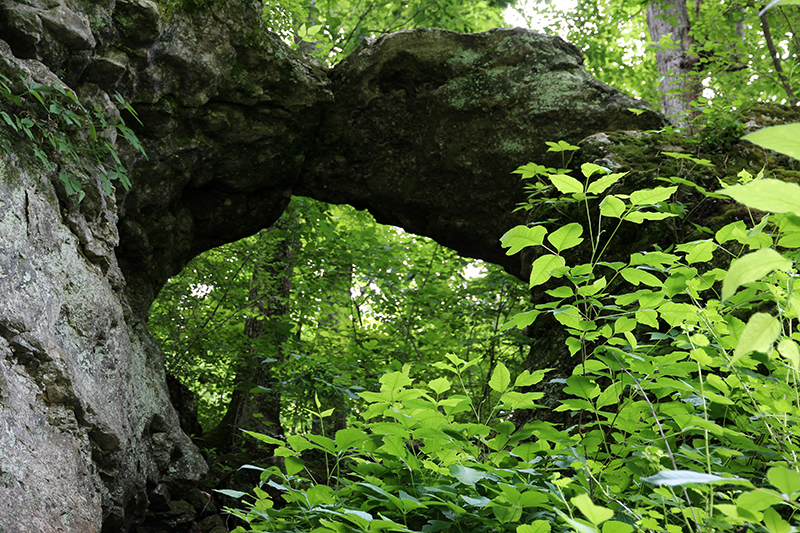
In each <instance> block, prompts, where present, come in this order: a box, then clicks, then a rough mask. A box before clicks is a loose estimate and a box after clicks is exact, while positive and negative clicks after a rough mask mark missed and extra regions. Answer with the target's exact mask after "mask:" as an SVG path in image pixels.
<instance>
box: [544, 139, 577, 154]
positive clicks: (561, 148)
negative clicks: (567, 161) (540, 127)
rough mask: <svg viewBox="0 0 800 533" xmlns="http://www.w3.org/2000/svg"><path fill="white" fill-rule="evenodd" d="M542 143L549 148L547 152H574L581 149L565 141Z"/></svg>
mask: <svg viewBox="0 0 800 533" xmlns="http://www.w3.org/2000/svg"><path fill="white" fill-rule="evenodd" d="M544 143H545V144H546V145H547V146H549V147H550V148H548V149H547V151H548V152H574V151H575V150H580V149H581V147H580V146H575V145H574V144H570V143H568V142H567V141H558V142H553V141H545V142H544Z"/></svg>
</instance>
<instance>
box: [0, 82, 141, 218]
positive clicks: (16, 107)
mask: <svg viewBox="0 0 800 533" xmlns="http://www.w3.org/2000/svg"><path fill="white" fill-rule="evenodd" d="M22 83H23V85H24V86H25V91H24V92H22V93H20V94H15V92H14V91H13V90H12V84H11V81H10V80H9V79H8V78H6V77H5V76H3V75H0V131H3V130H11V131H13V132H14V134H16V135H18V136H20V137H21V138H22V139H25V140H27V141H28V145H29V146H30V148H31V150H33V154H34V155H35V156H36V157H37V158H38V159H39V160H40V161H42V163H43V164H44V165H45V167H46V168H47V170H48V171H57V172H58V178H59V179H60V180H61V182H62V183H63V184H64V186H65V187H66V190H67V194H69V195H73V194H76V195H77V196H78V201H79V202H80V201H81V200H83V198H84V196H85V194H86V193H85V192H84V191H83V190H82V189H81V181H80V179H79V178H78V175H77V174H76V173H74V172H73V171H71V168H73V167H77V166H79V165H80V164H81V162H82V161H84V160H86V159H89V160H94V161H96V162H97V164H98V165H99V166H100V168H101V170H102V172H101V175H100V182H101V184H102V187H103V191H104V192H105V193H106V194H107V195H110V194H112V182H113V181H119V182H120V183H121V184H122V186H123V187H125V189H126V190H127V189H130V187H131V181H130V178H129V177H128V171H127V168H125V165H124V164H123V163H122V160H121V159H120V155H119V151H118V149H117V147H116V145H115V135H114V134H113V133H114V132H116V133H118V134H121V135H122V136H123V137H124V138H125V140H126V141H127V142H128V144H130V145H131V146H132V147H133V148H134V149H135V150H136V151H138V152H140V153H141V154H143V155H144V156H145V157H147V154H146V153H145V151H144V148H143V147H142V145H141V143H140V142H139V139H138V138H137V136H136V133H134V131H133V130H132V129H130V128H129V127H128V126H127V125H126V124H125V120H124V119H123V118H122V117H118V118H117V119H116V121H115V123H111V122H109V120H108V118H107V117H106V116H105V115H104V114H103V112H102V111H101V110H100V109H99V108H98V107H97V106H94V108H93V109H92V110H91V111H89V110H87V109H86V107H84V105H83V104H81V102H80V101H79V100H78V97H77V96H76V95H75V93H74V92H73V91H71V90H68V89H66V88H64V87H61V86H50V85H40V84H39V83H37V82H35V81H33V80H31V81H28V80H25V79H23V80H22ZM115 97H116V100H117V102H118V104H119V105H120V106H121V107H122V108H123V109H125V110H127V111H128V112H129V113H130V114H131V115H132V116H133V117H134V118H135V119H136V120H137V121H138V120H139V118H138V116H137V114H136V111H134V109H133V108H132V107H131V106H130V104H128V103H127V102H125V100H124V99H123V98H122V96H121V95H120V94H119V93H117V94H116V95H115ZM0 150H2V151H3V152H4V153H6V154H10V153H11V152H12V149H11V146H10V145H9V144H8V143H7V142H6V140H5V139H3V138H2V137H0Z"/></svg>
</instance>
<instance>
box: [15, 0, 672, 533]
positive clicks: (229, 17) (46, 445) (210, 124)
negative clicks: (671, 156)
mask: <svg viewBox="0 0 800 533" xmlns="http://www.w3.org/2000/svg"><path fill="white" fill-rule="evenodd" d="M581 61H582V60H581V56H580V53H579V52H578V51H577V50H576V49H575V48H574V47H572V46H571V45H569V44H567V43H565V42H563V41H562V40H560V39H558V38H554V37H547V36H543V35H539V34H536V33H533V32H529V31H526V30H519V29H516V30H495V31H491V32H487V33H484V34H476V35H463V34H457V33H452V32H446V31H440V30H415V31H410V32H400V33H398V34H393V35H388V36H385V37H381V38H380V39H377V40H370V41H367V42H365V43H364V44H363V45H362V46H361V47H360V48H359V49H358V50H357V51H356V52H355V53H354V54H353V55H352V56H351V57H350V58H347V60H345V61H343V62H342V63H341V64H340V65H338V66H337V67H336V68H334V69H332V70H331V71H325V70H324V69H322V68H320V67H319V66H317V65H316V64H315V63H314V62H313V61H311V60H309V59H308V58H306V57H304V56H302V55H300V54H298V53H295V52H293V51H292V50H290V49H288V48H287V47H286V46H285V45H284V44H283V43H282V42H281V41H280V39H278V38H277V37H275V36H274V35H271V34H269V33H268V32H266V31H265V28H264V22H263V21H262V19H261V12H260V4H259V2H253V1H250V0H227V1H226V2H216V3H214V4H213V7H212V11H211V12H205V13H195V14H191V15H189V14H185V13H181V12H178V13H175V14H173V15H172V16H171V17H170V18H169V20H168V21H166V20H165V18H164V17H163V16H162V15H161V14H160V13H159V9H158V7H157V6H156V4H155V3H153V2H152V1H151V0H3V1H2V2H0V74H1V75H3V76H5V77H6V78H8V79H9V80H10V83H11V84H12V86H13V88H14V90H15V92H17V93H19V92H21V91H22V90H23V88H24V87H23V84H22V82H21V80H20V78H22V79H24V80H34V81H36V82H37V83H40V84H45V85H61V86H63V87H65V88H68V89H71V90H73V91H74V92H75V93H76V94H77V95H78V96H79V97H80V98H81V99H82V101H84V103H85V104H86V106H87V107H89V108H92V107H93V105H96V106H97V107H98V109H101V110H102V111H103V113H105V114H106V115H107V116H108V117H109V119H111V120H113V119H114V117H116V116H119V113H120V111H119V110H118V109H117V108H116V107H115V105H114V102H115V101H116V99H115V98H114V94H115V93H117V92H118V93H120V94H121V95H122V96H123V97H124V98H125V99H126V100H127V101H128V102H130V103H132V104H133V105H134V107H135V108H136V110H137V111H138V115H139V118H140V119H141V122H142V124H141V125H139V124H138V123H137V122H136V121H135V119H134V118H133V117H132V116H130V115H128V114H127V113H126V112H123V113H122V116H123V117H124V118H125V120H126V121H127V123H128V125H130V126H132V127H134V128H135V130H136V132H137V134H138V135H139V137H140V139H141V140H142V142H143V144H144V146H145V148H146V151H147V158H144V157H142V156H140V155H137V154H136V153H135V152H134V151H133V150H131V149H130V148H129V147H127V146H126V145H125V144H124V143H122V142H121V141H120V139H119V138H118V136H116V135H114V133H113V132H112V131H107V132H104V133H103V135H105V136H106V137H105V138H107V139H108V141H109V142H111V143H116V145H117V147H118V148H119V150H120V153H121V156H122V157H123V159H124V160H125V161H126V163H128V164H129V165H130V167H131V168H132V170H131V179H132V181H133V184H134V185H133V188H132V189H131V190H130V191H124V190H122V188H118V190H117V191H116V194H115V195H112V196H111V197H109V196H107V195H105V194H104V193H103V192H102V190H101V186H100V181H99V178H98V176H99V172H100V170H99V168H98V167H97V165H96V162H95V161H93V160H92V158H87V160H86V161H82V162H81V163H80V164H78V165H74V166H75V167H76V168H74V169H73V171H74V172H75V173H76V174H77V175H78V176H80V178H81V181H82V184H83V190H84V191H85V192H86V197H85V198H84V199H83V201H82V202H80V203H78V202H77V201H76V198H75V197H74V196H68V195H67V194H66V192H65V189H64V187H63V185H62V184H61V182H60V181H59V179H58V178H57V177H56V171H53V170H49V169H47V168H45V167H44V166H43V164H42V163H41V162H40V161H39V159H37V158H36V157H35V156H34V154H33V152H32V150H31V146H30V145H29V144H28V143H29V141H27V140H26V139H25V137H23V136H22V135H18V134H16V133H14V132H13V131H11V130H10V129H8V128H6V126H5V125H4V122H3V121H0V140H2V141H4V142H5V143H6V145H7V146H9V147H10V150H9V151H8V152H5V151H2V150H0V518H2V520H1V521H0V528H1V529H2V530H3V533H17V532H29V531H36V532H41V533H49V532H51V531H60V532H97V531H101V530H102V531H104V532H107V533H113V532H117V531H129V530H131V529H133V528H134V527H135V526H136V525H137V524H139V523H141V522H142V520H143V519H144V518H145V515H146V513H147V509H148V506H150V505H152V506H153V508H155V507H158V505H160V503H159V502H161V504H163V502H164V496H163V494H164V493H165V491H166V490H167V489H166V487H167V486H169V485H170V484H178V483H181V482H186V481H192V480H196V479H198V478H199V477H200V476H202V475H203V473H204V472H205V469H206V466H205V464H204V462H203V460H202V458H201V456H200V455H199V453H198V450H197V449H196V448H195V446H194V445H193V444H192V443H191V442H190V440H189V438H188V437H187V436H186V435H185V434H184V432H183V431H182V430H181V427H180V420H179V417H178V416H177V415H176V413H175V410H174V409H173V407H172V405H171V404H170V395H169V391H168V388H167V384H166V377H165V372H164V360H163V354H162V353H161V352H160V350H159V349H158V347H157V346H156V344H155V342H154V341H153V339H152V338H151V337H150V335H149V333H148V332H147V328H146V316H147V312H148V310H149V306H150V304H151V303H152V300H153V299H154V297H155V295H156V294H157V292H158V290H159V289H160V287H161V286H162V285H163V283H164V282H165V281H166V280H167V279H168V278H169V276H171V275H174V274H175V273H177V272H178V271H180V269H181V268H182V267H183V266H184V265H185V264H186V262H187V261H188V260H189V259H190V258H191V257H193V256H194V255H196V254H197V253H199V252H202V251H204V250H206V249H209V248H211V247H213V246H217V245H219V244H222V243H224V242H229V241H232V240H235V239H238V238H241V237H244V236H246V235H249V234H252V233H254V232H256V231H258V230H259V229H261V228H264V227H267V226H269V225H270V224H272V223H273V222H274V221H275V220H276V219H277V218H278V217H279V216H280V214H281V212H282V211H283V209H284V208H285V206H286V204H287V203H288V200H289V197H290V195H291V194H293V193H294V194H305V195H309V196H313V197H315V198H318V199H321V200H326V201H330V202H348V203H351V204H353V205H355V206H356V207H359V208H368V209H370V210H371V211H372V212H373V213H374V214H375V215H376V217H378V219H379V220H381V221H384V222H389V223H393V224H398V225H401V226H403V227H405V228H406V229H408V230H409V231H414V232H417V233H420V234H424V235H428V236H430V237H433V238H434V239H437V240H439V241H440V242H442V243H443V244H445V245H448V246H451V247H453V248H455V249H456V250H458V251H459V252H461V253H462V254H465V255H470V256H474V257H480V258H483V259H487V260H490V261H495V262H498V263H500V264H503V265H505V266H506V268H508V269H509V270H510V271H512V272H517V273H519V271H520V268H521V267H520V264H519V263H518V261H519V259H517V258H508V257H507V256H505V254H504V253H503V251H502V250H501V249H500V247H499V242H498V238H499V236H500V235H502V233H503V232H504V231H505V230H506V229H508V228H509V227H511V226H513V225H515V224H517V223H520V222H523V221H524V215H522V214H517V215H512V214H511V211H512V209H513V207H514V205H515V203H516V202H517V201H518V200H520V199H521V193H522V190H521V187H520V184H519V180H518V179H517V177H516V176H513V175H511V172H512V171H513V170H514V169H515V168H517V167H518V166H520V165H522V164H525V163H527V162H529V161H532V160H533V161H538V162H548V161H549V162H551V163H552V164H556V161H555V160H554V159H548V157H547V154H546V153H545V150H546V146H545V145H544V141H555V140H559V139H564V140H567V141H572V142H577V141H579V140H580V139H581V138H583V137H584V136H587V135H590V134H592V133H595V132H597V131H606V130H614V129H647V128H653V127H657V126H659V125H660V123H661V118H660V117H659V116H658V115H656V114H655V113H653V112H651V111H645V112H644V113H643V114H642V115H640V116H639V117H637V116H635V115H633V114H632V113H630V112H628V111H626V109H627V108H629V107H637V108H641V107H642V106H643V104H642V103H641V102H637V101H634V100H632V99H630V98H628V97H626V96H625V95H622V94H621V93H619V92H618V91H615V90H613V89H611V88H609V87H607V86H605V85H602V84H600V83H598V82H597V81H596V80H594V79H592V78H591V77H590V76H588V75H587V74H586V72H585V71H584V69H583V67H582V66H581ZM6 109H8V110H11V107H10V106H9V105H8V104H7V103H2V102H0V110H6ZM12 111H13V110H12ZM84 134H85V132H84ZM81 135H82V133H81V132H74V137H75V138H76V139H77V141H76V142H79V140H80V138H81ZM56 162H58V160H57V158H56ZM184 422H185V421H184ZM185 423H186V422H185ZM187 427H188V426H187ZM162 506H163V505H162ZM162 511H163V509H162ZM185 511H186V513H183V511H181V513H180V516H186V517H188V518H186V520H187V521H191V520H192V518H191V516H193V515H191V513H189V512H188V509H186V510H185ZM190 515H191V516H190ZM181 523H182V524H183V522H181ZM187 524H188V522H187Z"/></svg>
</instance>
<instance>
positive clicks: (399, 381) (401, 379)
mask: <svg viewBox="0 0 800 533" xmlns="http://www.w3.org/2000/svg"><path fill="white" fill-rule="evenodd" d="M379 381H380V382H381V392H398V391H399V390H400V389H402V388H403V387H405V386H406V385H410V384H411V383H412V381H413V380H412V379H411V378H410V377H408V374H404V373H402V372H389V373H387V374H384V375H382V376H381V377H380V380H379Z"/></svg>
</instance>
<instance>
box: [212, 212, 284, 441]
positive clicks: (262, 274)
mask: <svg viewBox="0 0 800 533" xmlns="http://www.w3.org/2000/svg"><path fill="white" fill-rule="evenodd" d="M295 218H296V217H293V216H291V215H290V216H286V215H284V216H283V217H282V218H281V219H280V220H278V222H276V223H275V224H274V225H273V226H272V227H270V228H269V229H267V230H266V231H264V232H263V233H262V235H261V239H262V242H263V243H264V244H265V246H264V251H265V255H264V256H263V257H262V258H261V260H260V261H257V262H256V264H255V266H254V267H253V276H252V279H251V282H250V291H249V293H248V301H249V302H251V304H252V306H253V312H252V314H251V316H250V317H249V318H248V319H247V320H246V321H245V327H244V334H245V336H246V342H245V343H244V346H245V347H244V349H243V350H242V352H243V353H241V354H239V359H238V363H237V366H236V378H235V380H234V390H233V393H232V394H231V400H230V403H229V404H228V410H227V411H226V413H225V416H224V417H223V419H222V421H221V422H220V423H219V425H218V426H217V427H216V428H214V430H213V431H212V432H211V434H210V435H209V436H208V438H207V445H209V446H212V447H214V448H217V450H218V451H229V450H232V449H234V448H235V447H237V446H238V445H239V444H241V443H242V439H243V434H242V432H241V429H247V430H250V431H256V432H259V433H264V434H267V435H270V436H273V437H279V436H282V435H283V426H282V425H281V419H280V414H281V394H280V388H279V387H278V382H277V380H276V378H275V376H274V374H273V372H272V370H271V369H272V367H273V365H275V364H279V363H281V362H282V361H283V359H284V354H283V350H284V344H285V343H286V341H287V340H288V339H289V336H290V332H291V328H290V327H289V324H288V323H287V317H288V314H289V296H290V291H291V288H292V274H293V272H294V256H295V248H296V246H297V242H296V239H295V235H294V233H295V229H296V227H295V225H296V222H295V221H294V220H295ZM276 231H282V232H284V233H286V235H285V236H282V237H280V238H279V239H278V240H276V241H273V242H269V241H272V239H270V237H271V236H272V235H273V234H274V233H273V232H276ZM244 442H245V443H247V444H246V446H247V447H248V448H250V449H255V448H256V445H257V442H255V441H253V440H252V439H249V440H244Z"/></svg>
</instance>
